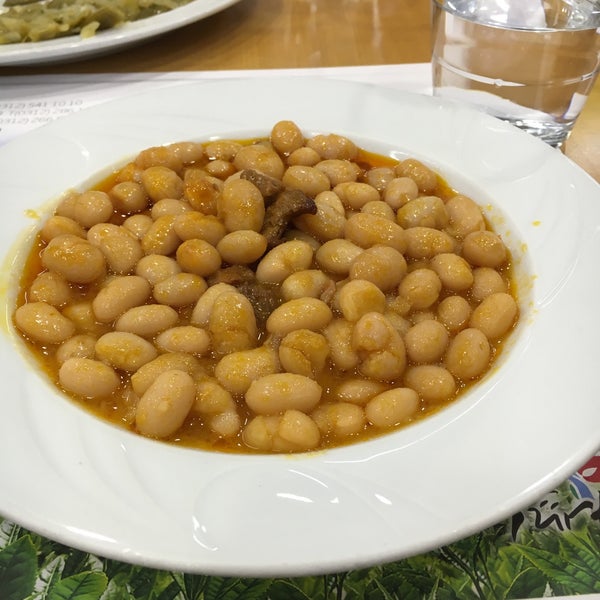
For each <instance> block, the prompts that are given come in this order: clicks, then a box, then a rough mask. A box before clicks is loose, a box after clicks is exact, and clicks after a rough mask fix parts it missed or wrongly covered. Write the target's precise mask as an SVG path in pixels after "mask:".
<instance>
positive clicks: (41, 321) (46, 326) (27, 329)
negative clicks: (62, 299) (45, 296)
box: [15, 302, 75, 344]
mask: <svg viewBox="0 0 600 600" xmlns="http://www.w3.org/2000/svg"><path fill="white" fill-rule="evenodd" d="M15 321H16V323H17V327H19V329H21V331H23V333H25V335H27V336H28V337H30V338H31V339H33V340H35V341H36V342H39V343H40V344H60V343H61V342H64V341H65V340H66V339H68V338H70V337H71V336H72V335H73V334H74V333H75V325H73V322H72V321H70V320H69V319H68V318H67V317H65V316H63V315H61V314H60V312H58V310H57V309H56V308H55V307H54V306H52V305H50V304H48V303H46V302H29V303H27V304H23V306H19V308H17V310H16V312H15Z"/></svg>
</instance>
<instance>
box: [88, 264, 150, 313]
mask: <svg viewBox="0 0 600 600" xmlns="http://www.w3.org/2000/svg"><path fill="white" fill-rule="evenodd" d="M148 296H150V284H149V283H148V282H147V281H146V280H145V279H144V278H143V277H139V276H138V275H125V276H123V277H115V278H114V279H111V280H110V281H109V282H108V284H107V285H106V287H104V288H102V289H101V290H100V292H98V295H97V296H96V297H95V298H94V300H93V302H92V308H93V309H94V315H96V319H98V321H100V322H101V323H110V322H111V321H114V320H115V319H116V318H117V317H119V316H120V315H122V314H123V313H124V312H125V311H126V310H129V309H130V308H133V307H134V306H139V305H140V304H143V303H144V302H145V301H146V299H147V298H148Z"/></svg>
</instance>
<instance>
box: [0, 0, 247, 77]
mask: <svg viewBox="0 0 600 600" xmlns="http://www.w3.org/2000/svg"><path fill="white" fill-rule="evenodd" d="M237 2H239V0H192V1H191V2H190V3H189V4H185V5H184V6H180V7H178V8H174V9H173V10H170V11H168V12H165V13H162V14H160V15H156V16H154V17H148V18H147V19H140V20H139V21H133V22H130V23H125V24H123V25H120V26H118V27H114V28H112V29H106V30H104V31H99V32H98V33H97V34H96V35H95V36H93V37H91V38H87V39H82V38H81V37H80V36H79V35H71V36H67V37H63V38H57V39H54V40H46V41H43V42H25V43H22V44H0V66H10V65H43V64H51V63H59V62H67V61H69V62H70V61H75V60H82V59H85V58H92V57H94V56H100V55H102V54H109V53H111V52H116V51H117V50H122V49H124V48H126V47H127V46H131V45H134V44H138V43H140V42H143V41H145V40H148V39H150V38H153V37H156V36H158V35H162V34H163V33H167V32H168V31H172V30H173V29H177V28H179V27H183V26H184V25H189V24H190V23H194V22H195V21H199V20H201V19H204V18H206V17H209V16H210V15H213V14H215V13H216V12H219V11H221V10H224V9H225V8H227V7H228V6H231V5H232V4H236V3H237ZM3 5H4V0H0V12H1V11H2V6H3Z"/></svg>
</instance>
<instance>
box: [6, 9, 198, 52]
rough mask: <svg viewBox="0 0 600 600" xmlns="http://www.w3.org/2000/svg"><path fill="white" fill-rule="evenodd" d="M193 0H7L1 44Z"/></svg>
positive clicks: (96, 27) (81, 30)
mask: <svg viewBox="0 0 600 600" xmlns="http://www.w3.org/2000/svg"><path fill="white" fill-rule="evenodd" d="M188 2H190V0H5V2H4V5H3V6H0V44H18V43H22V42H41V41H44V40H51V39H55V38H59V37H65V36H70V35H79V36H80V37H81V38H89V37H92V36H94V35H95V34H96V32H97V31H100V30H103V29H110V28H113V27H118V26H120V25H122V24H124V23H127V22H130V21H138V20H140V19H145V18H147V17H152V16H154V15H158V14H161V13H164V12H167V11H169V10H172V9H174V8H177V7H178V6H182V5H184V4H187V3H188Z"/></svg>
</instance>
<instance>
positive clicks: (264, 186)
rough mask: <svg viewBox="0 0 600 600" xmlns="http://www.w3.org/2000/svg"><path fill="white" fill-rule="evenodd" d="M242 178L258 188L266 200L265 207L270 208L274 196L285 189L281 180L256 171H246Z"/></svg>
mask: <svg viewBox="0 0 600 600" xmlns="http://www.w3.org/2000/svg"><path fill="white" fill-rule="evenodd" d="M240 178H241V179H246V180H247V181H249V182H250V183H252V184H254V185H255V186H256V187H257V188H258V190H259V191H260V193H261V194H262V197H263V198H264V199H265V206H268V205H269V204H270V203H271V202H272V200H273V196H275V195H276V194H278V193H279V192H281V191H282V190H283V187H284V186H283V183H282V182H281V181H279V179H275V178H274V177H269V175H265V174H264V173H261V172H260V171H255V170H254V169H244V170H243V171H242V172H241V173H240Z"/></svg>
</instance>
